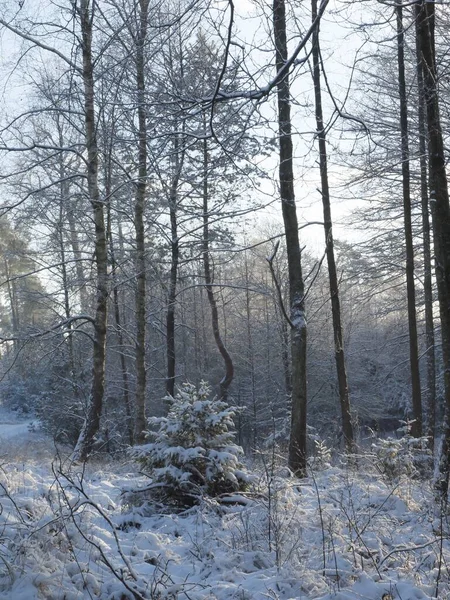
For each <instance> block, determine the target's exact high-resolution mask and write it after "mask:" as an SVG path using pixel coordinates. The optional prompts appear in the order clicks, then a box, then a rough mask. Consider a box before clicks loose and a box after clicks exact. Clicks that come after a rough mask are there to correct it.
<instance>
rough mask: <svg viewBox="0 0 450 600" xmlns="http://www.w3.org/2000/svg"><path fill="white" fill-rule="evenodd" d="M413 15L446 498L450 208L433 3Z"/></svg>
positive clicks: (440, 481)
mask: <svg viewBox="0 0 450 600" xmlns="http://www.w3.org/2000/svg"><path fill="white" fill-rule="evenodd" d="M416 17H417V33H418V37H419V44H420V52H421V60H422V65H423V83H424V96H425V103H426V108H427V131H428V169H429V183H430V188H431V191H430V203H434V209H432V212H434V219H433V228H434V231H433V233H434V254H435V263H436V282H437V289H438V299H439V313H440V320H441V336H442V358H443V369H444V388H445V417H444V437H443V443H442V449H441V455H440V460H439V476H438V478H437V480H436V484H435V485H436V490H437V491H438V492H439V493H440V494H441V496H442V497H443V499H444V500H446V499H447V496H448V483H449V472H450V208H449V195H448V183H447V173H446V170H445V153H444V142H443V138H442V127H441V120H440V115H439V94H438V88H437V84H438V74H437V68H436V55H435V44H434V18H435V6H434V3H432V2H426V1H422V2H421V3H420V4H418V5H416Z"/></svg>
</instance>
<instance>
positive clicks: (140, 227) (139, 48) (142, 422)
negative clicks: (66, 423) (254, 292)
mask: <svg viewBox="0 0 450 600" xmlns="http://www.w3.org/2000/svg"><path fill="white" fill-rule="evenodd" d="M148 4H149V0H139V25H138V27H139V29H138V32H137V39H136V87H137V90H136V92H137V116H138V127H139V150H138V175H139V179H138V183H137V185H136V199H135V210H134V226H135V231H136V348H135V358H136V398H135V406H134V409H135V421H134V441H135V442H136V443H137V444H142V443H143V442H144V440H145V430H146V425H147V419H146V417H145V396H146V370H145V330H146V316H145V286H146V277H145V236H144V208H145V194H146V190H147V115H146V108H145V72H144V71H145V40H146V37H147V20H148Z"/></svg>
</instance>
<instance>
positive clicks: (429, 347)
mask: <svg viewBox="0 0 450 600" xmlns="http://www.w3.org/2000/svg"><path fill="white" fill-rule="evenodd" d="M417 29H418V19H416V55H417V88H418V100H419V106H418V122H419V155H420V156H419V161H420V198H421V212H422V234H423V268H424V283H423V289H424V300H425V343H426V354H425V356H426V361H427V393H426V398H427V401H426V406H427V409H428V419H427V436H428V438H429V445H430V448H431V450H432V451H433V452H434V440H435V432H436V357H435V336H434V318H433V283H432V276H431V235H430V211H429V208H428V177H427V169H428V164H427V133H426V106H425V98H424V89H423V65H422V56H421V52H420V41H419V35H418V33H417Z"/></svg>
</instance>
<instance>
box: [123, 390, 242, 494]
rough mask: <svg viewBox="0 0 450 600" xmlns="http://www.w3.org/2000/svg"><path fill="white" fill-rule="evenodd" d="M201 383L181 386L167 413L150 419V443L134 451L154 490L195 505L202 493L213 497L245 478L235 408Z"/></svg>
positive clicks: (239, 487)
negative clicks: (236, 436)
mask: <svg viewBox="0 0 450 600" xmlns="http://www.w3.org/2000/svg"><path fill="white" fill-rule="evenodd" d="M210 394H211V388H210V387H209V386H208V385H207V384H206V383H205V382H201V384H200V386H199V388H198V389H197V388H196V387H195V386H194V385H192V384H190V383H185V384H183V385H182V386H181V388H180V389H179V390H178V393H177V394H176V396H175V398H172V397H171V396H168V397H166V398H165V399H166V400H168V401H169V403H170V409H169V413H168V415H167V417H152V418H150V419H149V424H150V425H151V426H158V430H157V431H153V432H152V431H151V432H149V433H148V437H150V438H153V442H151V443H148V444H144V445H142V446H138V447H136V448H134V449H133V455H134V456H135V458H136V459H137V460H138V462H139V463H140V464H141V466H142V468H143V470H144V472H146V473H148V474H149V475H150V476H151V477H152V489H153V491H154V492H155V493H156V494H158V495H159V496H162V497H163V498H164V499H166V500H168V501H171V502H174V503H176V504H181V505H189V504H194V503H195V502H197V501H198V499H199V498H201V497H202V496H204V495H207V496H217V495H219V494H223V493H230V492H236V491H239V490H242V489H244V488H245V485H246V483H247V482H248V480H249V476H248V474H247V473H246V472H245V471H244V470H243V467H242V465H241V463H240V460H239V458H240V456H241V455H242V454H243V450H242V448H241V447H240V446H237V445H236V444H235V443H234V432H233V431H232V428H233V427H234V423H233V416H234V411H233V410H232V409H231V408H230V407H229V406H227V404H226V403H225V402H223V401H221V400H219V399H217V398H213V399H210V398H209V396H210Z"/></svg>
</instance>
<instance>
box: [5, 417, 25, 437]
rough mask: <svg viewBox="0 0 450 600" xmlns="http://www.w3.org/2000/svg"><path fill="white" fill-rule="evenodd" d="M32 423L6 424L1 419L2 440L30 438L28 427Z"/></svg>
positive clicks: (8, 422)
mask: <svg viewBox="0 0 450 600" xmlns="http://www.w3.org/2000/svg"><path fill="white" fill-rule="evenodd" d="M31 423H32V421H23V422H22V423H12V422H11V421H7V422H5V421H3V420H2V419H1V418H0V439H1V440H10V439H12V438H24V437H25V436H28V435H29V430H28V427H29V426H30V424H31Z"/></svg>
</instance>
